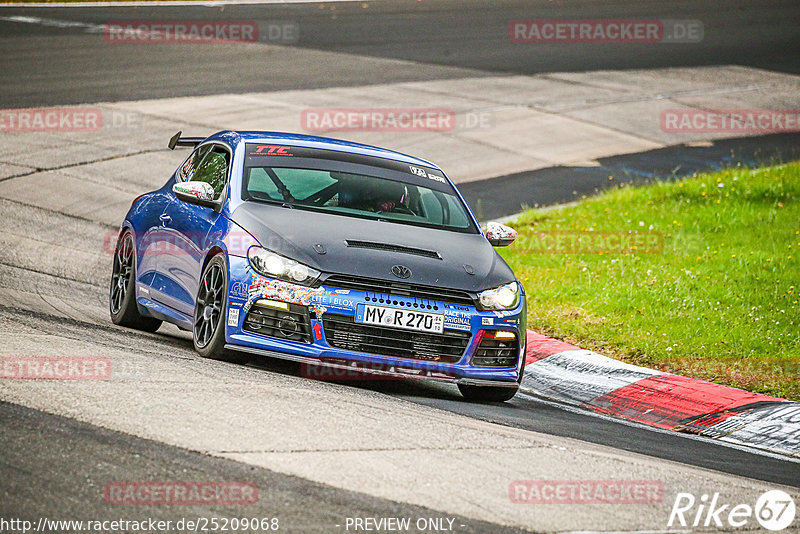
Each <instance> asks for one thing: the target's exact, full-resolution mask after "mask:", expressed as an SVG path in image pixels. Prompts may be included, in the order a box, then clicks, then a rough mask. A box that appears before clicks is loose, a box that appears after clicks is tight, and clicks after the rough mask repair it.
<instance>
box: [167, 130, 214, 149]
mask: <svg viewBox="0 0 800 534" xmlns="http://www.w3.org/2000/svg"><path fill="white" fill-rule="evenodd" d="M182 133H183V132H178V133H176V134H175V135H173V136H172V139H170V140H169V145H167V146H168V147H169V149H170V150H175V147H176V146H191V147H195V146H197V145H199V144H200V143H202V142H203V141H205V139H206V138H205V137H181V134H182Z"/></svg>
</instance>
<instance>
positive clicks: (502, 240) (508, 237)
mask: <svg viewBox="0 0 800 534" xmlns="http://www.w3.org/2000/svg"><path fill="white" fill-rule="evenodd" d="M484 235H485V236H486V239H488V240H489V243H491V245H492V246H493V247H507V246H508V245H510V244H511V243H513V242H514V240H515V239H516V238H517V231H516V230H514V229H513V228H511V227H510V226H506V225H505V224H500V223H499V222H494V221H492V222H489V223H486V232H485V233H484Z"/></svg>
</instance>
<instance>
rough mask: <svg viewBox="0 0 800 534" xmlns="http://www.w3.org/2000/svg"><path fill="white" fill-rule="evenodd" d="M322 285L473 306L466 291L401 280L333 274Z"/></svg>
mask: <svg viewBox="0 0 800 534" xmlns="http://www.w3.org/2000/svg"><path fill="white" fill-rule="evenodd" d="M324 285H326V286H329V287H337V288H341V289H353V290H356V291H364V292H366V293H374V294H378V295H393V296H398V297H406V298H411V299H419V300H436V301H439V302H449V303H451V304H461V305H464V306H474V305H475V300H474V299H473V298H472V296H471V295H470V294H469V293H467V292H466V291H459V290H457V289H446V288H442V287H430V286H420V285H416V284H404V283H402V282H390V281H387V280H375V279H372V278H361V277H358V276H348V275H343V274H334V275H332V276H329V277H328V279H327V280H325V282H324Z"/></svg>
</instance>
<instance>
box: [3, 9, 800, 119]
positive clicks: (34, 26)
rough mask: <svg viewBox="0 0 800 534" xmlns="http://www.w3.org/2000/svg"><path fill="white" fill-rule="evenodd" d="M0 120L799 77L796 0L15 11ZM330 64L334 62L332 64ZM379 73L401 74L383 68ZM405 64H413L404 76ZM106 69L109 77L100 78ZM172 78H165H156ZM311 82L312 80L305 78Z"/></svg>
mask: <svg viewBox="0 0 800 534" xmlns="http://www.w3.org/2000/svg"><path fill="white" fill-rule="evenodd" d="M15 16H17V17H19V16H22V17H25V16H28V17H31V16H34V17H39V18H43V19H49V21H46V22H45V23H43V24H42V23H28V24H21V23H16V22H9V21H7V20H3V19H0V53H1V54H2V58H3V59H2V61H3V68H2V71H0V101H2V102H3V106H5V107H23V106H37V105H58V104H79V103H84V102H97V101H114V100H134V99H141V98H160V97H168V96H184V95H202V94H215V93H219V92H221V91H222V92H226V93H241V92H249V91H271V90H280V89H306V88H318V87H337V86H350V85H357V86H361V85H370V84H377V83H386V82H396V81H405V80H428V79H442V78H458V77H465V76H475V75H480V73H483V74H484V75H488V74H498V73H500V74H513V73H517V74H535V73H542V72H580V71H588V70H604V69H633V68H662V67H681V66H702V65H744V66H750V67H757V68H762V69H768V70H774V71H779V72H788V73H797V72H799V71H800V64H798V61H797V54H796V52H794V51H796V50H797V49H798V48H800V33H799V32H798V31H797V24H798V22H800V6H798V4H797V2H794V1H792V0H781V1H769V2H759V3H758V5H757V6H755V5H753V2H751V1H749V0H733V1H723V0H714V1H706V2H695V1H692V0H683V1H670V2H653V1H649V2H617V3H612V2H604V1H602V0H579V1H577V2H550V1H541V0H538V1H534V2H520V1H518V2H490V1H485V2H475V1H459V0H444V1H442V0H436V1H432V2H430V1H425V2H417V1H415V0H403V1H398V2H347V3H341V4H335V5H334V4H325V5H321V4H316V3H308V4H293V5H283V6H282V5H241V6H235V5H226V6H217V7H192V8H170V7H152V8H108V9H101V10H90V9H83V8H73V9H58V8H52V9H20V8H15V7H14V8H12V7H7V8H2V9H0V17H15ZM578 16H579V17H582V18H587V19H588V18H610V19H614V18H625V19H630V18H637V17H640V18H648V19H653V18H659V19H689V20H691V19H697V20H700V21H701V22H702V23H703V27H704V30H705V32H704V38H703V40H702V42H700V43H696V44H691V45H687V44H661V43H656V44H613V45H611V46H607V47H599V46H596V45H593V44H581V43H573V44H569V45H567V46H564V45H552V44H545V45H536V46H535V47H530V46H526V45H524V44H515V43H511V42H510V41H509V39H508V24H509V22H510V21H511V20H515V19H532V18H541V19H547V18H553V19H555V18H576V17H578ZM176 18H177V19H198V20H213V19H217V18H219V19H223V18H224V19H227V20H255V21H257V22H259V23H264V24H266V23H268V22H272V21H281V22H290V23H295V24H297V25H298V27H299V31H300V40H299V42H298V43H297V46H283V47H280V48H279V49H264V48H259V47H247V48H242V47H240V46H237V45H227V46H226V45H215V46H205V47H193V46H156V47H147V50H146V53H142V52H143V50H142V49H141V47H138V46H101V47H98V46H97V39H96V38H95V36H93V35H90V34H87V33H86V32H87V29H86V27H84V26H82V25H77V26H66V27H65V26H64V24H63V23H64V22H65V21H66V22H78V23H82V24H84V25H87V24H88V25H91V24H95V25H102V24H103V23H106V22H109V21H117V20H163V19H176ZM332 53H336V55H333V54H332ZM378 59H382V60H388V59H391V60H405V61H404V62H402V63H400V62H396V63H392V64H390V65H387V63H386V62H385V61H378ZM409 62H410V63H409ZM111 65H113V68H111V67H110V66H111ZM165 73H168V75H165ZM309 73H311V74H310V75H309Z"/></svg>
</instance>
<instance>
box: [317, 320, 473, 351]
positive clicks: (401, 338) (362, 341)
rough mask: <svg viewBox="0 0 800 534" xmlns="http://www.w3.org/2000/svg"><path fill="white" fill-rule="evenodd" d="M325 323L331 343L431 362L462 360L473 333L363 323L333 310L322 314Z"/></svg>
mask: <svg viewBox="0 0 800 534" xmlns="http://www.w3.org/2000/svg"><path fill="white" fill-rule="evenodd" d="M322 325H323V327H324V329H325V339H326V340H327V341H328V344H329V345H330V346H331V347H335V348H337V349H343V350H352V351H355V352H366V353H368V354H375V355H378V356H391V357H396V358H409V359H412V360H423V361H428V362H441V363H456V362H458V361H459V360H460V359H461V356H462V355H463V354H464V351H465V350H466V349H467V345H468V344H469V340H470V337H471V335H470V333H469V332H455V331H447V330H445V331H444V333H442V334H429V333H423V332H412V331H409V330H398V329H395V328H385V327H383V326H377V325H367V324H361V323H356V322H355V321H354V320H353V318H352V317H350V316H347V315H338V314H333V313H326V314H325V315H323V316H322Z"/></svg>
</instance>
